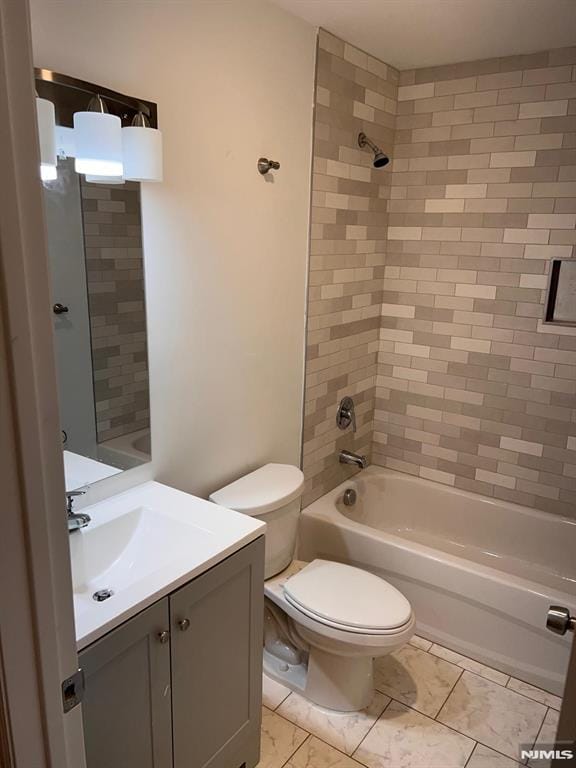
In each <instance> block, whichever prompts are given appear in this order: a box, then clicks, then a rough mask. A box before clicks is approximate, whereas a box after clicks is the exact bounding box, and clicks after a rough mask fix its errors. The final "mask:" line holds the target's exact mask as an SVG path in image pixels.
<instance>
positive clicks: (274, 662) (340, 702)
mask: <svg viewBox="0 0 576 768" xmlns="http://www.w3.org/2000/svg"><path fill="white" fill-rule="evenodd" d="M264 672H265V673H266V674H267V675H268V677H271V678H272V679H273V680H276V682H278V683H281V684H282V685H285V686H286V687H287V688H290V690H292V691H295V692H296V693H299V694H301V695H302V696H304V697H305V698H307V699H309V700H310V701H312V702H314V704H317V705H318V706H320V707H325V708H327V709H333V710H335V711H337V712H356V711H358V710H360V709H364V708H365V707H367V706H368V705H369V704H370V702H371V701H372V698H373V696H374V660H373V658H372V657H371V656H360V657H350V656H336V655H335V654H333V653H327V652H326V651H322V650H320V649H318V648H314V649H312V650H311V651H310V653H309V654H308V658H307V659H306V660H305V661H302V662H301V663H300V664H287V663H286V662H284V661H282V660H280V659H278V658H276V657H275V656H274V655H273V654H271V653H270V652H268V651H267V650H266V649H264Z"/></svg>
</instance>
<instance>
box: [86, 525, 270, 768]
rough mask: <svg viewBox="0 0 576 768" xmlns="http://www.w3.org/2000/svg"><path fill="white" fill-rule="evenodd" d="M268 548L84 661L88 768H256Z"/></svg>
mask: <svg viewBox="0 0 576 768" xmlns="http://www.w3.org/2000/svg"><path fill="white" fill-rule="evenodd" d="M263 583H264V538H263V537H261V538H259V539H257V540H256V541H254V542H252V543H251V544H248V545H247V546H246V547H244V548H243V549H241V550H240V551H239V552H236V553H235V554H233V555H231V556H230V557H228V558H227V559H226V560H224V561H223V562H222V563H219V564H218V565H215V566H214V567H213V568H211V569H210V570H208V571H206V573H204V574H202V575H201V576H198V577H197V578H195V579H194V580H192V581H190V582H189V583H188V584H186V585H185V586H183V587H182V588H181V589H179V590H178V591H176V592H173V593H172V594H171V595H169V596H168V597H165V598H164V599H162V600H160V601H159V602H157V603H155V604H154V605H152V606H151V607H150V608H148V609H146V610H144V611H143V612H142V613H140V614H138V615H137V616H135V617H134V618H133V619H130V620H129V621H127V622H126V623H125V624H123V625H121V626H120V627H118V629H115V630H113V631H112V632H110V633H109V634H108V635H106V636H105V637H103V638H102V639H101V640H98V641H97V642H95V643H93V644H92V645H91V646H89V647H88V648H87V649H85V650H84V651H82V653H81V654H80V665H81V666H82V668H83V670H84V676H85V684H86V685H85V695H84V702H83V705H82V706H83V720H84V735H85V742H86V758H87V764H88V768H242V766H244V768H254V766H255V765H256V764H257V763H258V761H259V752H260V705H261V697H262V622H263V604H264V597H263Z"/></svg>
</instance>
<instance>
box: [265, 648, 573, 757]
mask: <svg viewBox="0 0 576 768" xmlns="http://www.w3.org/2000/svg"><path fill="white" fill-rule="evenodd" d="M375 683H376V694H375V696H374V700H373V702H372V704H371V705H370V707H368V708H367V709H365V710H363V711H362V712H357V713H353V714H340V713H335V712H329V711H327V710H323V709H321V708H320V707H316V706H315V705H313V704H310V703H309V702H308V701H306V700H305V699H303V698H302V697H301V696H299V695H298V694H297V693H291V692H290V691H289V690H288V688H285V687H284V686H283V685H280V684H278V683H276V682H274V681H273V680H270V679H269V678H267V677H264V689H263V703H264V707H263V720H262V759H261V761H260V763H259V765H258V768H464V767H466V768H518V766H519V765H520V764H519V763H518V762H517V760H518V757H519V749H518V746H519V744H521V743H522V744H530V745H532V744H533V743H534V742H536V741H539V742H542V743H550V742H551V741H553V739H554V735H555V732H556V725H557V722H558V709H559V707H560V699H559V698H558V697H557V696H553V695H552V694H550V693H547V692H546V691H542V690H540V689H539V688H535V687H534V686H531V685H528V684H527V683H523V682H522V681H520V680H515V679H514V678H511V677H509V676H508V675H505V674H503V673H502V672H498V671H497V670H495V669H491V668H490V667H487V666H485V665H483V664H480V663H479V662H477V661H474V660H473V659H469V658H466V657H465V656H461V655H460V654H458V653H455V652H454V651H451V650H449V649H448V648H443V647H442V646H440V645H436V644H433V643H431V642H429V641H428V640H424V639H423V638H421V637H414V638H412V640H411V641H410V643H409V644H408V645H406V646H405V647H404V648H402V649H400V650H399V651H397V652H396V653H394V654H391V655H390V656H385V657H384V658H382V659H379V660H378V661H377V662H376V675H375ZM532 765H533V766H534V768H535V767H536V765H537V766H538V768H543V767H544V765H545V763H543V762H538V763H537V764H536V763H534V764H530V766H532Z"/></svg>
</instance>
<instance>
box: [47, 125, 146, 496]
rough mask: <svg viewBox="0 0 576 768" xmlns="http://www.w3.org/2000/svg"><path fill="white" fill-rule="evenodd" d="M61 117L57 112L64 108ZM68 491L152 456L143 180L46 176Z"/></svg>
mask: <svg viewBox="0 0 576 768" xmlns="http://www.w3.org/2000/svg"><path fill="white" fill-rule="evenodd" d="M57 114H58V111H57ZM44 207H45V214H46V227H47V234H48V255H49V264H50V272H51V282H52V303H53V306H52V313H53V314H52V318H53V323H54V338H55V349H56V364H57V375H58V394H59V402H60V418H61V427H62V444H63V450H64V464H65V470H66V490H73V489H75V488H79V487H81V486H85V485H88V484H91V483H94V482H97V481H98V480H102V479H104V478H106V477H110V476H112V475H115V474H118V473H119V472H122V471H123V470H125V469H130V468H132V467H135V466H138V465H140V464H142V463H145V462H147V461H150V458H151V446H150V402H149V388H148V355H147V338H146V307H145V285H144V265H143V254H142V234H141V214H140V185H139V184H138V183H136V182H124V183H114V182H112V183H110V182H107V183H90V182H88V181H87V180H86V177H85V176H83V175H79V174H78V173H76V172H75V170H74V159H73V158H62V157H60V158H59V159H58V175H57V178H56V179H55V180H54V181H49V182H44Z"/></svg>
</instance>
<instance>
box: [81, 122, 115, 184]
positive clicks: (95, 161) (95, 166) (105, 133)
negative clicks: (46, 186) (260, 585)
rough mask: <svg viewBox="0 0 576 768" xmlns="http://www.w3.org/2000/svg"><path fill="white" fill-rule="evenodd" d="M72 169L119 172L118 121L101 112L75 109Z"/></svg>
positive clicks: (95, 173)
mask: <svg viewBox="0 0 576 768" xmlns="http://www.w3.org/2000/svg"><path fill="white" fill-rule="evenodd" d="M74 139H75V143H76V160H75V162H74V168H75V169H76V173H86V174H88V175H90V176H122V172H123V166H122V122H121V120H120V118H119V117H116V115H109V114H106V113H103V112H75V113H74Z"/></svg>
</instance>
